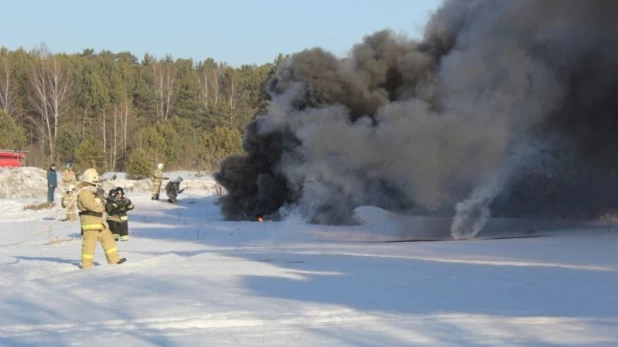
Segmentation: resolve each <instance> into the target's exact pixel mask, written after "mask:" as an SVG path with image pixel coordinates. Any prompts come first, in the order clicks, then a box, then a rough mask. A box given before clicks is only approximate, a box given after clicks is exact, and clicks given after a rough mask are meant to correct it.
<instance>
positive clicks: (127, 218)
mask: <svg viewBox="0 0 618 347" xmlns="http://www.w3.org/2000/svg"><path fill="white" fill-rule="evenodd" d="M120 220H122V221H126V220H129V216H120Z"/></svg>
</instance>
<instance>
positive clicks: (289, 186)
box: [216, 0, 618, 237]
mask: <svg viewBox="0 0 618 347" xmlns="http://www.w3.org/2000/svg"><path fill="white" fill-rule="evenodd" d="M616 18H618V2H615V1H603V0H587V1H579V0H543V1H538V0H518V1H512V0H494V1H492V0H486V1H481V0H467V1H466V0H455V1H446V2H445V3H444V4H443V5H442V6H441V7H440V8H439V9H438V10H437V11H436V13H435V14H434V15H433V16H432V17H431V19H430V21H429V22H428V23H427V25H426V28H425V34H424V37H423V39H422V40H420V41H415V40H412V39H409V38H407V37H404V36H401V35H397V34H395V33H393V32H391V31H388V30H385V31H380V32H377V33H374V34H372V35H369V36H367V37H365V38H364V40H363V42H361V43H359V44H357V45H355V46H354V47H353V48H352V49H351V52H350V55H349V57H348V58H345V59H339V58H337V57H336V56H334V55H333V54H331V53H329V52H326V51H324V50H322V49H319V48H314V49H309V50H305V51H302V52H300V53H297V54H295V55H293V56H292V57H291V58H290V59H289V61H287V62H286V63H284V64H282V66H280V68H279V69H278V71H277V74H276V76H275V78H273V80H272V81H270V83H269V85H268V86H267V88H268V92H269V94H270V96H271V97H272V101H271V104H270V105H269V108H268V110H267V112H266V114H263V115H259V116H257V117H256V119H255V120H254V121H253V122H252V123H250V124H249V125H248V126H247V131H246V135H245V138H244V142H243V148H244V150H245V151H246V154H245V155H244V156H234V157H229V158H227V159H226V160H225V161H224V162H223V163H222V164H221V168H220V171H219V172H218V173H217V174H216V179H217V180H218V181H219V183H221V184H222V185H223V186H224V187H225V188H226V190H227V191H228V194H227V195H226V196H224V197H223V198H222V199H221V209H222V211H223V213H224V214H225V216H226V217H227V218H229V219H233V220H238V219H248V220H252V219H255V218H256V216H261V215H269V214H270V215H272V214H276V213H277V212H278V211H279V209H280V208H281V207H282V206H293V207H296V208H298V209H299V210H300V211H301V213H302V214H303V215H304V216H305V217H306V218H307V219H308V220H310V221H311V222H314V223H329V224H330V223H332V224H339V223H347V222H350V221H351V213H352V211H353V209H354V208H355V207H358V206H362V205H373V206H379V207H383V208H386V209H389V210H392V211H415V212H417V213H433V214H436V213H439V214H440V213H442V214H450V215H453V216H454V220H453V227H452V230H451V232H452V234H453V235H454V237H455V236H462V235H463V234H467V235H470V234H474V233H476V232H478V230H480V228H482V226H483V220H485V219H486V218H487V217H489V215H490V212H493V213H494V215H495V214H498V215H505V216H506V215H513V216H523V215H544V216H547V215H551V216H567V217H568V216H575V215H586V216H593V215H595V214H597V213H601V212H604V211H606V210H608V209H611V208H614V207H617V206H618V198H617V196H618V194H616V193H617V192H618V190H617V189H616V188H618V184H617V183H618V182H617V181H618V177H616V176H615V173H616V169H617V168H618V44H617V43H618V20H616Z"/></svg>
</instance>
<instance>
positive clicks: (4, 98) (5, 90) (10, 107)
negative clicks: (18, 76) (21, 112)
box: [0, 56, 16, 118]
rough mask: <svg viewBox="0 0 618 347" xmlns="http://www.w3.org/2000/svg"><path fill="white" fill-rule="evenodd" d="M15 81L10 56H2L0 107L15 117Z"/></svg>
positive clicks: (0, 61) (0, 63)
mask: <svg viewBox="0 0 618 347" xmlns="http://www.w3.org/2000/svg"><path fill="white" fill-rule="evenodd" d="M13 82H14V81H13V75H12V73H11V64H10V63H9V59H8V57H6V56H3V57H0V109H1V110H4V111H6V113H8V114H10V115H11V116H12V117H13V118H15V117H16V112H15V91H14V88H15V86H14V83H13Z"/></svg>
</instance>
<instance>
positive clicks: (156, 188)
mask: <svg viewBox="0 0 618 347" xmlns="http://www.w3.org/2000/svg"><path fill="white" fill-rule="evenodd" d="M164 179H165V180H167V179H169V178H167V177H163V163H159V164H157V168H156V169H155V170H154V172H153V173H152V200H159V194H160V193H161V184H163V180H164Z"/></svg>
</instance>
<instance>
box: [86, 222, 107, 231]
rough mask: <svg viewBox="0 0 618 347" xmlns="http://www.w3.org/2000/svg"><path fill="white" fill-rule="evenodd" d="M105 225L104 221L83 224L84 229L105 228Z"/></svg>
mask: <svg viewBox="0 0 618 347" xmlns="http://www.w3.org/2000/svg"><path fill="white" fill-rule="evenodd" d="M103 229H105V226H104V225H103V224H102V223H99V224H82V230H103Z"/></svg>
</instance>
